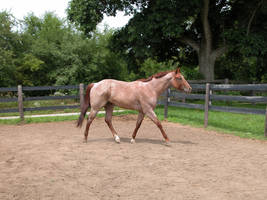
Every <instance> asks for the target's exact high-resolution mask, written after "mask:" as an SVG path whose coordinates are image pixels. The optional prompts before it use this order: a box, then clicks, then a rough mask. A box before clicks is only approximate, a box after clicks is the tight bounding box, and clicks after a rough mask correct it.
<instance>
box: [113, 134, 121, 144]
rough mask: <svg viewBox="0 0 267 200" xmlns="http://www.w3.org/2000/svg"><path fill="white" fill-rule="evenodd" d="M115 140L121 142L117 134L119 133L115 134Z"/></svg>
mask: <svg viewBox="0 0 267 200" xmlns="http://www.w3.org/2000/svg"><path fill="white" fill-rule="evenodd" d="M114 140H115V142H117V143H120V142H121V140H120V137H119V136H117V135H115V136H114Z"/></svg>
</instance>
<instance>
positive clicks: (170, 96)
mask: <svg viewBox="0 0 267 200" xmlns="http://www.w3.org/2000/svg"><path fill="white" fill-rule="evenodd" d="M222 82H223V80H222ZM191 86H192V89H193V91H197V92H198V91H200V92H202V94H197V93H192V94H184V93H180V92H177V91H175V90H170V89H168V90H167V91H166V92H165V93H164V97H163V99H161V100H159V101H158V104H161V105H164V116H165V118H167V117H168V106H176V107H186V108H194V109H202V110H204V111H205V115H204V127H207V126H208V112H209V110H216V111H224V112H235V113H249V114H263V115H265V116H266V122H265V132H264V134H265V136H266V137H267V106H266V110H264V109H252V108H238V107H229V106H215V105H212V101H214V100H216V101H238V102H250V103H259V102H263V103H266V104H267V97H264V96H233V95H217V94H213V92H214V91H250V92H251V91H253V92H267V84H239V85H237V84H235V85H231V84H210V83H207V84H194V83H193V84H191ZM45 90H48V91H49V90H50V91H56V90H79V95H66V96H39V97H23V92H24V91H45ZM1 92H16V93H17V98H15V97H14V98H0V102H18V108H9V109H1V110H0V113H8V112H19V114H20V119H21V120H24V111H34V110H53V109H71V108H79V106H80V105H82V103H83V96H84V85H83V84H80V85H72V86H42V87H22V86H20V85H19V86H18V87H11V88H0V93H1ZM58 99H79V101H80V105H64V106H45V107H34V108H25V107H24V105H23V103H24V102H25V101H37V100H58ZM176 99H182V100H183V102H177V101H175V100H176ZM186 99H190V100H203V101H204V104H194V103H186V102H185V100H186Z"/></svg>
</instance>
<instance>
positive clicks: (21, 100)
mask: <svg viewBox="0 0 267 200" xmlns="http://www.w3.org/2000/svg"><path fill="white" fill-rule="evenodd" d="M18 107H19V116H20V120H21V121H22V122H23V121H24V112H23V93H22V86H21V85H18Z"/></svg>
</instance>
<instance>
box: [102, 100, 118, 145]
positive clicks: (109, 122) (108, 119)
mask: <svg viewBox="0 0 267 200" xmlns="http://www.w3.org/2000/svg"><path fill="white" fill-rule="evenodd" d="M113 108H114V105H113V104H111V103H107V105H106V106H105V110H106V117H105V122H106V123H107V125H108V127H109V129H110V131H111V133H112V135H113V137H114V140H115V142H117V143H120V138H119V136H118V135H117V132H116V131H115V129H114V128H113V125H112V112H113Z"/></svg>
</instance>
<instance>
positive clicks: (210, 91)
mask: <svg viewBox="0 0 267 200" xmlns="http://www.w3.org/2000/svg"><path fill="white" fill-rule="evenodd" d="M209 93H210V95H212V90H211V89H210V87H209ZM210 95H209V106H211V105H212V103H211V99H210Z"/></svg>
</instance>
